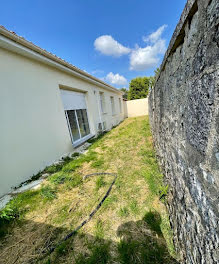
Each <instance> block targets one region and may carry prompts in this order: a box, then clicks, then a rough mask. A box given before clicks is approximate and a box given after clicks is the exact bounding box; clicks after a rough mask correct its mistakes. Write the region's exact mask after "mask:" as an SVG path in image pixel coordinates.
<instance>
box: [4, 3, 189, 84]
mask: <svg viewBox="0 0 219 264" xmlns="http://www.w3.org/2000/svg"><path fill="white" fill-rule="evenodd" d="M185 3H186V0H77V1H76V0H63V1H57V0H53V1H50V0H48V1H47V0H44V1H42V0H31V1H30V0H29V1H27V0H7V1H1V17H0V24H1V25H3V26H5V27H6V28H7V29H9V30H11V31H15V32H16V33H17V34H18V35H20V36H23V37H24V38H26V39H27V40H29V41H32V42H33V43H35V44H36V45H39V46H40V47H41V48H44V49H46V50H47V51H50V52H52V53H54V54H56V55H57V56H59V57H61V58H63V59H65V60H66V61H68V62H70V63H72V64H73V65H75V66H77V67H78V68H80V69H82V70H85V71H87V72H88V73H90V74H92V75H94V76H96V77H98V78H101V79H102V80H104V81H106V82H108V83H110V84H111V85H113V86H115V87H118V88H120V87H128V83H129V82H130V80H131V79H132V78H134V77H137V76H150V75H153V72H154V69H156V68H157V67H158V66H159V65H160V63H161V62H162V58H163V55H164V52H165V50H166V48H167V46H168V43H169V41H170V38H171V36H172V33H173V31H174V29H175V27H176V24H177V23H178V20H179V18H180V15H181V13H182V10H183V8H184V6H185Z"/></svg>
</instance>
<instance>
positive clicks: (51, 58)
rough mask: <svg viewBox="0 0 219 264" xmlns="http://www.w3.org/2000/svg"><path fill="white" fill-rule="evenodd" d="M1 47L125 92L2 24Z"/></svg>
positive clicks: (100, 84)
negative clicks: (12, 31)
mask: <svg viewBox="0 0 219 264" xmlns="http://www.w3.org/2000/svg"><path fill="white" fill-rule="evenodd" d="M0 47H2V48H4V49H7V50H10V51H13V52H15V53H18V54H21V55H23V56H26V57H29V58H32V59H35V60H37V61H41V62H43V63H45V64H47V65H50V66H52V67H55V68H57V69H59V70H61V71H64V72H67V73H70V74H72V75H74V76H75V77H78V78H80V79H83V80H86V81H88V82H90V83H92V84H95V85H98V86H100V87H102V88H105V89H107V90H110V91H114V92H117V93H119V94H123V92H121V91H119V90H118V89H116V88H115V87H113V86H111V85H109V84H107V83H105V82H103V81H101V80H99V79H98V78H96V77H94V76H92V75H90V74H88V73H86V72H84V71H82V70H80V69H78V68H77V67H75V66H73V65H72V64H70V63H68V62H66V61H64V60H62V59H61V58H59V57H57V56H55V55H53V54H52V53H49V52H48V51H46V50H44V49H41V48H40V47H38V46H36V45H34V44H33V43H32V42H29V41H27V40H25V39H24V38H22V37H20V36H18V35H16V34H15V33H11V32H10V31H8V30H7V29H5V28H4V27H1V26H0Z"/></svg>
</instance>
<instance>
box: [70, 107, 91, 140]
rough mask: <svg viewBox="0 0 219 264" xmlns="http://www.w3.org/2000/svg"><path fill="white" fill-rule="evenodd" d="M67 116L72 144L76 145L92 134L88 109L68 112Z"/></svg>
mask: <svg viewBox="0 0 219 264" xmlns="http://www.w3.org/2000/svg"><path fill="white" fill-rule="evenodd" d="M65 115H66V118H67V121H68V125H69V130H70V134H71V139H72V143H76V142H77V141H79V140H80V139H83V138H84V137H86V136H87V135H89V134H90V128H89V122H88V117H87V110H86V109H78V110H67V111H65Z"/></svg>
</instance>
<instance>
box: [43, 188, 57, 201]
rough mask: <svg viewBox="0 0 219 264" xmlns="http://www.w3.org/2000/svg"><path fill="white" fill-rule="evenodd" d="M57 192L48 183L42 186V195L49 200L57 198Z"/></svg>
mask: <svg viewBox="0 0 219 264" xmlns="http://www.w3.org/2000/svg"><path fill="white" fill-rule="evenodd" d="M56 192H57V191H56V190H55V189H54V188H52V187H50V186H49V185H46V186H43V187H42V188H41V190H40V195H41V196H42V197H43V198H45V199H47V200H53V199H56V198H57V195H56Z"/></svg>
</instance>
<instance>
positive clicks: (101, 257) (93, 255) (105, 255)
mask: <svg viewBox="0 0 219 264" xmlns="http://www.w3.org/2000/svg"><path fill="white" fill-rule="evenodd" d="M110 259H111V256H110V253H109V244H108V243H95V244H94V245H92V246H91V248H90V254H89V255H88V256H84V255H82V254H81V255H80V256H79V257H77V258H76V261H75V263H76V264H97V263H98V264H106V263H109V262H110Z"/></svg>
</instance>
